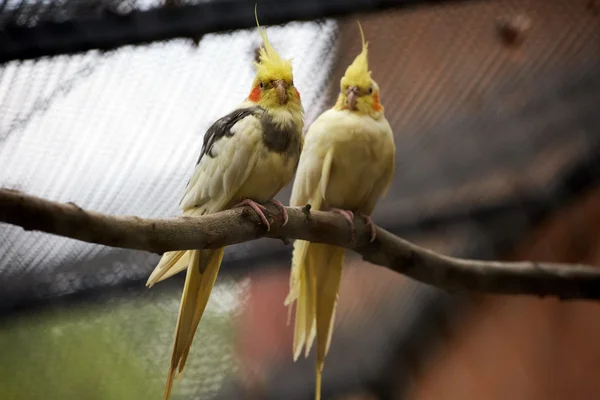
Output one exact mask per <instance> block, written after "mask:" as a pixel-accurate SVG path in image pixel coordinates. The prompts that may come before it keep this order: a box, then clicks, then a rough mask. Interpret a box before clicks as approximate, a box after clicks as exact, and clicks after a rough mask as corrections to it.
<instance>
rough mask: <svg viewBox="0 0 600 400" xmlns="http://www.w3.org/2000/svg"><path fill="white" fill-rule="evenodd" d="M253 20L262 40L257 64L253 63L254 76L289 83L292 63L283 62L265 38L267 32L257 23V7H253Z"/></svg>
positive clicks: (288, 61)
mask: <svg viewBox="0 0 600 400" xmlns="http://www.w3.org/2000/svg"><path fill="white" fill-rule="evenodd" d="M254 18H255V19H256V26H257V27H258V33H260V37H261V38H262V41H263V45H262V46H261V47H260V50H259V57H258V60H259V61H258V62H257V63H254V65H255V66H256V75H257V77H260V78H261V79H263V80H275V79H283V80H286V81H291V80H292V79H293V75H292V63H291V61H290V60H284V59H283V58H281V56H280V55H279V54H278V53H277V51H275V49H274V48H273V46H271V43H270V42H269V38H268V37H267V31H266V30H265V29H264V28H261V27H260V24H259V23H258V13H257V6H255V7H254Z"/></svg>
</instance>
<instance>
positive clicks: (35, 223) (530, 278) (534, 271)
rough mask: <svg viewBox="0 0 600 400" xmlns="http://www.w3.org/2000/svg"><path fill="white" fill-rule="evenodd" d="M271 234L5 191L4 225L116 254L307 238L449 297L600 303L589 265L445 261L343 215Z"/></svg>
mask: <svg viewBox="0 0 600 400" xmlns="http://www.w3.org/2000/svg"><path fill="white" fill-rule="evenodd" d="M268 210H269V212H270V215H271V219H272V222H271V230H270V231H268V232H267V231H266V229H265V227H264V225H262V224H261V223H260V221H259V220H258V218H257V217H256V216H255V214H254V213H253V212H252V211H251V210H250V208H239V209H234V210H227V211H223V212H220V213H216V214H211V215H207V216H203V217H199V218H190V217H177V218H171V219H150V218H148V219H145V218H139V217H120V216H110V215H104V214H100V213H97V212H93V211H86V210H83V209H82V208H80V207H79V206H77V205H76V204H74V203H57V202H52V201H49V200H44V199H42V198H39V197H35V196H31V195H27V194H24V193H22V192H18V191H14V190H9V189H0V222H6V223H9V224H12V225H18V226H20V227H22V228H23V229H25V230H36V231H42V232H46V233H51V234H55V235H60V236H65V237H69V238H72V239H77V240H81V241H85V242H89V243H96V244H101V245H106V246H111V247H121V248H127V249H137V250H145V251H149V252H153V253H159V254H160V253H163V252H165V251H171V250H188V249H201V248H217V247H221V246H226V245H231V244H235V243H241V242H247V241H250V240H254V239H258V238H260V237H269V238H273V239H281V240H283V241H284V242H287V241H289V240H292V239H304V240H310V241H313V242H320V243H328V244H333V245H338V246H343V247H346V248H348V249H351V250H354V251H355V252H357V253H359V254H360V255H362V257H363V259H364V260H366V261H368V262H371V263H373V264H377V265H380V266H383V267H387V268H389V269H391V270H393V271H396V272H398V273H401V274H404V275H406V276H408V277H410V278H413V279H416V280H418V281H420V282H423V283H426V284H430V285H435V286H437V287H439V288H442V289H446V290H450V291H481V292H487V293H497V294H524V295H536V296H542V297H543V296H556V297H559V298H561V299H590V300H599V299H600V268H596V267H591V266H586V265H572V264H554V263H536V262H497V261H478V260H466V259H460V258H454V257H448V256H444V255H441V254H437V253H435V252H433V251H431V250H428V249H425V248H422V247H419V246H416V245H414V244H412V243H410V242H408V241H406V240H403V239H401V238H399V237H396V236H394V235H393V234H391V233H390V232H388V231H386V230H384V229H381V228H379V227H378V228H377V239H376V240H375V241H374V242H373V243H369V241H368V238H369V230H368V228H367V227H366V225H365V224H364V222H363V221H362V219H360V218H357V219H356V220H355V224H356V241H354V242H351V229H350V227H349V224H348V223H347V221H346V220H345V219H344V218H343V217H342V216H340V215H337V214H333V213H329V212H322V211H310V207H309V206H306V207H303V208H298V207H289V208H287V210H288V215H289V222H288V224H287V225H285V226H282V219H281V217H280V215H278V214H277V210H276V209H275V208H273V207H271V206H269V207H268Z"/></svg>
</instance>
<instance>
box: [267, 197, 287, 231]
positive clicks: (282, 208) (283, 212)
mask: <svg viewBox="0 0 600 400" xmlns="http://www.w3.org/2000/svg"><path fill="white" fill-rule="evenodd" d="M269 203H271V204H273V205H274V206H275V207H277V209H278V210H279V212H280V213H281V216H282V217H283V224H282V225H281V226H286V225H287V223H288V219H289V218H288V212H287V210H286V208H285V206H284V205H283V204H282V203H281V202H280V201H279V200H275V199H271V200H269Z"/></svg>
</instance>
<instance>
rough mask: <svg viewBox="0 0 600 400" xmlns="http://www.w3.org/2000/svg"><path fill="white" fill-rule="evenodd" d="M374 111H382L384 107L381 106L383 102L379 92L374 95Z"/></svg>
mask: <svg viewBox="0 0 600 400" xmlns="http://www.w3.org/2000/svg"><path fill="white" fill-rule="evenodd" d="M372 108H373V111H381V109H382V107H381V103H380V102H379V95H378V94H374V95H373V106H372Z"/></svg>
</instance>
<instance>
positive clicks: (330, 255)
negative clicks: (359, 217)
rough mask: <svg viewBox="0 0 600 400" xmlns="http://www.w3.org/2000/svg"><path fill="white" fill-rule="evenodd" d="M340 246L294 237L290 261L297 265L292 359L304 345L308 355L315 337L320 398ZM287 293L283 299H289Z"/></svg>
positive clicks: (337, 283)
mask: <svg viewBox="0 0 600 400" xmlns="http://www.w3.org/2000/svg"><path fill="white" fill-rule="evenodd" d="M344 251H345V250H344V248H343V247H339V246H332V245H327V244H322V243H311V242H306V241H300V240H298V241H296V243H295V246H294V255H293V265H294V267H295V268H297V279H296V280H295V285H296V287H295V291H296V293H297V294H298V296H297V297H296V298H295V299H294V300H296V321H295V327H294V347H293V349H294V361H295V360H297V359H298V357H299V356H300V354H301V353H302V350H303V347H305V356H308V354H309V352H310V349H311V347H312V344H313V342H314V340H315V339H316V341H317V361H316V362H317V364H316V378H317V384H316V388H315V399H316V400H320V398H321V376H322V373H323V365H324V362H325V356H326V355H327V352H328V351H329V346H330V345H331V336H332V333H333V323H334V321H335V310H336V306H337V298H338V291H339V287H340V281H341V277H342V267H343V264H344ZM292 298H293V296H289V299H286V301H291V299H292Z"/></svg>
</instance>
